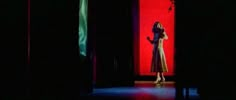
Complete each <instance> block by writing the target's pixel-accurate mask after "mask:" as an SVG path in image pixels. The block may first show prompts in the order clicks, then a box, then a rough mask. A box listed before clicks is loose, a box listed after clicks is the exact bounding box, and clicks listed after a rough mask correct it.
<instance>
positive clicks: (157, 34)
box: [147, 22, 168, 83]
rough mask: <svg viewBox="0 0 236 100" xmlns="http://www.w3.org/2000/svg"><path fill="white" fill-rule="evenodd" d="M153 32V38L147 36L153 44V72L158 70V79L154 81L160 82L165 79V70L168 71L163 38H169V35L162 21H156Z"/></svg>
mask: <svg viewBox="0 0 236 100" xmlns="http://www.w3.org/2000/svg"><path fill="white" fill-rule="evenodd" d="M152 32H153V33H154V38H153V40H151V39H150V38H149V37H147V40H148V41H149V42H150V43H151V44H153V55H152V64H151V72H156V74H157V77H156V81H155V82H154V83H159V82H161V81H165V77H164V75H163V72H167V71H168V68H167V64H166V59H165V53H164V50H163V40H164V39H168V37H167V35H166V33H165V31H164V28H163V27H162V25H161V23H160V22H155V23H154V25H153V28H152Z"/></svg>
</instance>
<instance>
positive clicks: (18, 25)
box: [0, 0, 27, 100]
mask: <svg viewBox="0 0 236 100" xmlns="http://www.w3.org/2000/svg"><path fill="white" fill-rule="evenodd" d="M0 12H1V14H0V18H1V19H0V21H1V23H0V24H1V27H0V33H1V34H0V49H1V52H0V55H1V56H0V59H1V61H0V66H1V67H0V81H1V86H0V88H1V89H0V93H1V97H0V99H2V100H6V99H7V100H8V99H15V98H19V99H21V98H20V97H25V96H26V91H27V90H26V87H27V85H26V83H27V75H26V74H27V65H26V64H27V2H24V1H15V2H14V3H12V1H6V0H5V1H1V10H0Z"/></svg>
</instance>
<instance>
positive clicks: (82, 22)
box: [78, 0, 88, 56]
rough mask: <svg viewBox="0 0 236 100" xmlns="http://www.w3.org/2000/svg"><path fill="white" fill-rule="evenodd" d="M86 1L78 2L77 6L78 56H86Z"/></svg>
mask: <svg viewBox="0 0 236 100" xmlns="http://www.w3.org/2000/svg"><path fill="white" fill-rule="evenodd" d="M87 7H88V0H80V4H79V40H78V42H79V47H80V54H81V55H83V56H86V44H87V13H88V8H87Z"/></svg>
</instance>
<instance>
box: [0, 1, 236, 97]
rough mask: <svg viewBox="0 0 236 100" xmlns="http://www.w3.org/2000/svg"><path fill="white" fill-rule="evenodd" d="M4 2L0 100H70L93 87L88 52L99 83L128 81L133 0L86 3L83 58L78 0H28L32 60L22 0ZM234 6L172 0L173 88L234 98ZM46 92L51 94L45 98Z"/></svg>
mask: <svg viewBox="0 0 236 100" xmlns="http://www.w3.org/2000/svg"><path fill="white" fill-rule="evenodd" d="M1 2H2V3H1V4H2V7H3V9H1V10H2V11H1V17H2V18H1V56H0V57H1V67H0V68H1V74H0V75H1V83H2V84H3V85H1V95H2V96H1V98H3V100H4V99H5V100H6V99H9V98H10V99H14V98H18V99H19V98H22V99H34V100H37V99H41V98H49V99H56V98H60V99H68V98H70V99H71V100H72V98H76V97H77V96H78V94H84V93H87V92H91V89H92V87H93V85H92V77H91V76H92V74H91V73H92V67H91V58H89V57H90V56H93V54H96V56H97V68H98V69H97V79H98V81H97V82H98V86H102V87H103V86H105V87H107V86H132V85H133V79H134V77H133V73H134V72H133V71H134V69H133V63H132V60H133V56H132V54H133V53H132V52H133V46H132V45H133V38H132V36H133V34H132V17H133V16H132V12H131V11H132V10H131V9H132V6H131V5H132V2H135V1H127V0H105V1H98V0H96V1H95V0H91V1H90V2H89V8H90V10H89V11H90V12H91V13H89V26H88V27H89V28H90V29H93V30H89V42H88V44H89V48H88V51H89V53H88V55H89V56H88V57H87V58H83V57H81V56H80V55H79V53H78V50H79V49H78V48H79V47H78V45H77V39H78V34H77V32H78V29H77V28H78V5H77V4H78V3H79V1H77V0H70V1H68V0H60V1H58V0H40V1H31V23H30V30H31V31H30V34H31V37H30V38H31V42H30V43H31V56H30V58H31V59H30V64H27V30H28V29H27V28H28V26H27V19H28V18H27V1H26V0H24V1H19V0H18V1H1ZM234 4H235V3H234V2H233V0H224V1H221V0H207V1H205V0H181V1H176V35H175V36H176V39H175V40H176V41H175V43H176V58H175V60H176V82H177V87H185V86H187V85H196V86H198V87H199V92H200V93H201V96H202V97H209V98H211V99H212V98H218V99H221V98H223V97H224V99H232V98H233V93H234V92H233V91H234V89H235V86H234V80H235V78H234V77H233V76H234V71H235V70H233V68H234V66H235V63H234V57H235V48H236V46H235V44H234V43H236V42H235V39H234V38H235V30H234V23H235V14H234V12H235V11H234ZM92 40H93V41H92ZM94 40H95V41H94ZM93 47H95V50H93ZM114 59H117V62H118V64H117V66H115V65H114ZM188 83H190V84H188ZM48 95H51V97H43V96H48ZM33 97H35V98H33ZM36 98H37V99H36Z"/></svg>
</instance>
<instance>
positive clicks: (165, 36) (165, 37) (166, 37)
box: [163, 32, 168, 40]
mask: <svg viewBox="0 0 236 100" xmlns="http://www.w3.org/2000/svg"><path fill="white" fill-rule="evenodd" d="M163 34H164V37H163V39H165V40H167V39H168V36H167V35H166V32H163Z"/></svg>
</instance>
